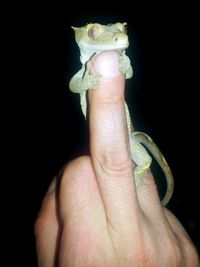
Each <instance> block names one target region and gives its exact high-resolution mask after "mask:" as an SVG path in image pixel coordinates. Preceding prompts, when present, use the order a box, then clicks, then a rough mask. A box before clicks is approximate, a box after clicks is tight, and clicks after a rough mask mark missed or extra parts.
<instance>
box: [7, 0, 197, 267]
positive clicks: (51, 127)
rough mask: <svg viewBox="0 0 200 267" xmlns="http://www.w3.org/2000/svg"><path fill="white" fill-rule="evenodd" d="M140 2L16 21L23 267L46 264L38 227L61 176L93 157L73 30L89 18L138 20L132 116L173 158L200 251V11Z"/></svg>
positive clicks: (12, 54) (133, 24)
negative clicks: (75, 81) (73, 81)
mask: <svg viewBox="0 0 200 267" xmlns="http://www.w3.org/2000/svg"><path fill="white" fill-rule="evenodd" d="M132 4H133V6H132V7H131V6H130V4H129V3H128V2H126V3H123V4H122V3H121V4H120V5H118V4H115V5H113V4H111V3H110V6H109V5H108V3H107V4H105V3H102V4H101V6H98V5H94V3H92V4H89V3H87V6H86V3H85V5H84V4H82V5H79V4H78V3H74V4H72V6H71V7H69V6H67V5H65V6H58V5H57V6H55V4H52V5H51V4H47V5H43V6H41V5H39V4H38V5H37V4H32V5H31V4H30V5H29V6H24V5H23V6H22V7H21V10H20V12H15V8H14V7H13V9H12V12H10V13H9V17H8V18H7V21H11V20H12V18H14V19H13V20H12V23H11V25H10V26H9V30H8V32H7V34H8V39H7V40H9V41H8V49H9V52H8V54H7V56H8V59H7V63H8V66H9V68H10V72H9V77H8V79H7V85H8V90H7V88H6V87H5V88H6V90H5V91H7V92H8V100H9V101H8V104H7V105H6V109H5V110H4V111H5V113H6V114H7V115H8V117H7V118H8V119H7V120H6V121H7V127H6V128H7V129H9V131H8V134H7V137H8V142H6V145H7V152H8V158H9V167H8V169H7V173H9V175H8V177H9V179H8V180H9V183H10V186H9V187H8V188H10V187H11V188H12V189H14V191H15V193H16V197H14V201H11V202H9V201H8V200H9V198H7V199H8V200H7V201H6V202H7V203H8V206H9V213H11V215H12V216H11V217H12V221H11V222H12V227H11V229H12V230H13V236H14V234H17V237H16V238H13V236H11V240H10V243H11V244H12V245H11V244H9V250H12V249H13V248H15V250H16V247H17V248H19V252H18V253H17V256H16V257H17V258H18V259H19V263H20V266H22V264H23V263H25V266H37V265H36V256H35V244H34V233H33V225H34V221H35V219H36V215H37V213H38V211H39V208H40V204H41V201H42V198H43V196H44V194H45V192H46V190H47V188H48V185H49V183H50V181H51V180H52V178H53V176H54V174H55V173H56V172H57V171H58V170H59V169H60V168H61V167H62V166H63V164H64V163H66V162H68V161H70V160H71V159H73V158H75V157H77V156H79V155H82V154H85V153H87V151H88V146H87V141H88V140H87V127H86V123H85V121H84V118H83V116H82V114H81V111H80V107H79V96H78V95H75V94H72V93H71V92H70V91H69V89H68V82H69V79H70V78H71V77H72V75H74V73H76V72H77V71H78V70H79V68H80V66H81V65H80V61H79V51H78V47H77V45H76V44H75V41H74V33H73V31H72V29H71V28H70V27H71V26H82V25H85V24H86V23H88V22H99V23H102V24H107V23H113V22H118V21H120V22H124V21H126V22H127V23H128V34H129V40H130V47H129V48H128V50H127V54H128V56H129V57H130V59H131V61H132V65H133V68H134V77H133V78H132V79H131V80H129V81H127V83H126V99H127V102H128V105H129V108H130V112H131V116H132V118H133V121H134V125H135V128H136V129H137V130H140V131H144V132H146V133H148V134H149V135H150V136H152V137H153V139H154V140H155V142H156V143H157V144H158V146H159V147H160V149H161V150H162V152H163V154H164V155H165V156H166V159H167V160H168V162H169V164H170V166H171V168H172V171H173V173H174V179H175V192H174V195H173V198H172V200H171V202H170V204H169V208H170V209H171V210H172V211H173V212H174V213H175V215H176V216H177V217H178V218H179V220H180V221H181V222H182V224H183V225H184V227H185V228H186V229H187V231H188V232H189V234H190V236H191V238H192V239H193V241H194V242H195V244H196V246H198V247H199V237H200V235H199V219H198V218H197V216H198V208H199V203H198V200H199V198H198V184H197V183H198V178H199V170H198V169H199V162H198V161H199V160H198V159H199V156H198V153H199V150H198V149H197V145H198V143H199V132H198V129H197V128H198V122H199V118H198V106H199V103H198V99H199V98H198V96H197V93H198V92H197V90H198V88H199V86H198V85H197V77H198V76H197V67H196V63H198V59H197V38H196V37H197V35H198V32H197V17H196V14H195V10H196V8H195V7H193V6H192V4H191V5H190V6H188V4H187V3H185V4H183V3H182V4H181V5H179V4H177V5H175V4H162V6H161V5H158V4H156V3H155V4H153V3H151V4H147V3H145V2H142V1H141V2H140V4H138V3H137V4H134V2H133V3H132ZM18 9H20V7H19V6H18ZM77 9H78V10H77ZM13 14H14V16H13ZM5 55H6V54H5ZM196 153H197V154H196ZM8 190H9V189H8ZM11 194H12V193H11V190H10V191H9V195H11ZM13 195H14V196H15V194H13ZM10 210H11V211H12V212H10ZM17 251H18V250H17ZM17 258H16V259H15V260H16V262H17V260H18V259H17ZM7 260H8V262H9V259H7ZM10 260H12V259H10ZM7 266H10V265H9V264H8V265H7Z"/></svg>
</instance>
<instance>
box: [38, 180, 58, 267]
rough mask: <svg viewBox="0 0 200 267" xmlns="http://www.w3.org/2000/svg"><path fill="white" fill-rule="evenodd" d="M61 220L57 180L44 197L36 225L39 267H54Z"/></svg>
mask: <svg viewBox="0 0 200 267" xmlns="http://www.w3.org/2000/svg"><path fill="white" fill-rule="evenodd" d="M59 231H60V229H59V218H58V208H57V203H56V193H55V180H54V181H53V182H52V184H51V185H50V188H49V190H48V192H47V194H46V196H45V197H44V200H43V203H42V207H41V210H40V212H39V214H38V217H37V220H36V223H35V236H36V250H37V258H38V266H39V267H54V266H55V263H56V258H57V252H58V243H59Z"/></svg>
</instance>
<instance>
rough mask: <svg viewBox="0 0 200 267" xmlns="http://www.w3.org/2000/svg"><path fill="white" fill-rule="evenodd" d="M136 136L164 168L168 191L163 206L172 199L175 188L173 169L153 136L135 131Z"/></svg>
mask: <svg viewBox="0 0 200 267" xmlns="http://www.w3.org/2000/svg"><path fill="white" fill-rule="evenodd" d="M133 134H134V137H135V138H136V139H137V141H138V142H140V143H141V144H142V145H144V146H145V147H146V148H147V149H148V150H149V151H150V152H151V153H152V155H153V156H154V158H155V159H156V161H157V163H158V164H159V166H160V167H161V169H162V170H163V172H164V174H165V177H166V181H167V191H166V193H165V196H164V198H163V199H162V201H161V203H162V204H163V206H165V205H167V203H168V202H169V200H170V199H171V196H172V194H173V190H174V178H173V175H172V172H171V169H170V167H169V165H168V163H167V161H166V160H165V158H164V156H163V154H162V153H161V151H160V149H159V148H158V147H157V145H156V144H155V143H154V142H153V140H152V139H151V137H149V136H148V135H147V134H145V133H143V132H134V133H133Z"/></svg>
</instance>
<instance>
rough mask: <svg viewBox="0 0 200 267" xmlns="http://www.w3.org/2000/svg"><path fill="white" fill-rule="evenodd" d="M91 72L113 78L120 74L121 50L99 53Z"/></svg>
mask: <svg viewBox="0 0 200 267" xmlns="http://www.w3.org/2000/svg"><path fill="white" fill-rule="evenodd" d="M91 72H92V73H98V74H100V75H101V76H103V77H111V78H112V77H116V76H118V75H120V71H119V52H117V51H105V52H102V53H100V54H98V55H97V56H96V57H95V58H94V60H93V61H92V64H91Z"/></svg>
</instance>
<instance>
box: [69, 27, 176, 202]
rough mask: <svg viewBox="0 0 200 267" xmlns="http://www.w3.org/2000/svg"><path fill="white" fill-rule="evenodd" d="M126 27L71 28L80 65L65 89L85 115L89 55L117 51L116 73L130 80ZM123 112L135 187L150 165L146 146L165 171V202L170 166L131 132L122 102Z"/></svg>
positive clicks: (93, 77) (91, 79)
mask: <svg viewBox="0 0 200 267" xmlns="http://www.w3.org/2000/svg"><path fill="white" fill-rule="evenodd" d="M126 26H127V23H119V22H118V23H114V24H108V25H101V24H98V23H94V24H93V23H90V24H87V25H85V26H83V27H72V29H73V30H74V32H75V39H76V42H77V44H78V47H79V49H80V61H81V63H82V68H81V69H80V70H79V71H78V72H77V73H76V74H75V75H74V76H73V77H72V78H71V80H70V82H69V88H70V90H71V91H72V92H74V93H79V94H80V103H81V109H82V112H83V114H84V116H85V118H86V113H87V101H86V92H87V90H88V89H95V87H96V86H97V84H98V82H99V77H100V75H99V74H97V73H94V74H91V73H89V64H90V60H91V58H92V57H93V56H95V55H97V54H99V53H101V52H103V51H110V50H112V51H113V50H114V51H118V52H119V54H120V56H119V70H120V72H121V73H122V74H124V75H125V78H126V79H130V78H131V77H132V75H133V70H132V66H131V62H130V59H129V58H128V56H126V54H125V49H126V48H127V47H128V46H129V41H128V35H127V33H126ZM125 112H126V119H127V126H128V134H129V142H130V149H131V158H132V160H133V161H134V163H135V165H136V167H135V169H134V177H135V183H136V186H140V185H141V184H142V180H143V177H144V176H145V173H146V172H147V171H148V170H149V168H150V165H151V161H152V159H151V157H150V155H149V154H148V152H147V150H146V149H145V147H146V148H147V149H148V150H149V151H150V152H151V153H152V155H153V156H154V157H155V159H156V161H157V162H158V164H159V166H160V167H161V168H162V170H163V172H164V174H165V177H166V181H167V190H166V193H165V196H164V198H163V199H162V204H163V205H166V204H167V203H168V202H169V200H170V198H171V196H172V193H173V187H174V180H173V175H172V172H171V170H170V167H169V165H168V163H167V162H166V160H165V158H164V156H163V155H162V153H161V152H160V150H159V148H158V147H157V146H156V144H155V143H154V142H153V140H152V139H151V138H150V137H149V136H148V135H147V134H145V133H142V132H132V130H131V129H132V123H131V118H130V113H129V110H128V106H127V104H126V103H125ZM144 146H145V147H144Z"/></svg>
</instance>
